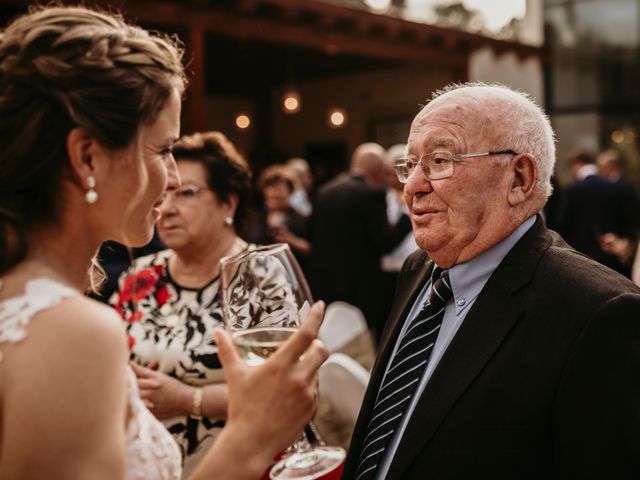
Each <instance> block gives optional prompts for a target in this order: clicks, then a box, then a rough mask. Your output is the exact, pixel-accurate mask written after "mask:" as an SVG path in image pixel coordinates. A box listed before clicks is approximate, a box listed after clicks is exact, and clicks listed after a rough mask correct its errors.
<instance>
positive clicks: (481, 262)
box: [375, 216, 536, 480]
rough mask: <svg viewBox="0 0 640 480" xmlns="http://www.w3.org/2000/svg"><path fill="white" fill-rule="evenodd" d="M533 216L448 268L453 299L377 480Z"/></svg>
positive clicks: (426, 294)
mask: <svg viewBox="0 0 640 480" xmlns="http://www.w3.org/2000/svg"><path fill="white" fill-rule="evenodd" d="M535 220H536V217H535V216H533V217H530V218H528V219H527V220H525V221H524V222H523V223H522V225H520V226H519V227H518V228H517V229H516V230H515V231H514V232H513V233H512V234H511V235H509V236H508V237H507V238H505V239H504V240H502V241H501V242H500V243H498V244H496V245H494V246H493V247H491V248H490V249H489V250H487V251H486V252H483V253H482V254H480V255H478V256H477V257H475V258H473V259H471V260H469V261H468V262H465V263H460V264H458V265H454V266H453V267H451V268H450V269H449V280H450V281H451V288H452V290H453V299H452V300H449V303H447V306H446V308H445V311H444V318H443V319H442V325H441V327H440V333H439V334H438V338H437V339H436V343H435V345H434V346H433V351H432V352H431V358H430V359H429V363H428V364H427V367H426V368H425V371H424V373H423V374H422V377H421V379H420V383H418V386H417V387H416V391H415V393H414V394H413V398H412V399H411V403H410V404H409V406H408V407H407V411H406V412H405V414H404V415H403V417H402V419H401V420H400V423H399V424H398V426H397V427H396V430H395V432H394V433H393V437H392V438H391V440H390V441H389V445H388V446H387V449H386V451H385V452H384V456H383V457H382V462H381V464H380V467H379V468H378V471H377V473H376V477H375V478H376V480H384V478H385V477H386V476H387V472H388V471H389V467H390V466H391V460H393V457H394V455H395V453H396V450H397V449H398V445H399V444H400V439H401V438H402V435H403V434H404V431H405V429H406V428H407V425H408V423H409V420H410V419H411V415H412V414H413V411H414V410H415V408H416V404H417V403H418V399H419V398H420V396H421V395H422V392H424V390H425V388H426V387H427V384H428V383H429V379H430V378H431V375H432V374H433V371H434V370H435V369H436V367H437V366H438V362H440V359H441V358H442V355H443V354H444V352H445V351H446V350H447V348H448V347H449V344H450V343H451V340H452V339H453V337H454V336H455V334H456V332H457V331H458V329H459V328H460V325H462V322H463V321H464V319H465V317H466V316H467V314H468V313H469V310H470V309H471V306H472V305H473V303H474V302H475V300H476V298H478V295H480V292H481V291H482V289H483V288H484V286H485V284H486V283H487V281H488V280H489V277H490V276H491V274H492V273H493V272H494V270H495V269H496V268H497V267H498V265H500V262H502V259H503V258H504V257H506V256H507V253H509V251H511V249H512V248H513V246H514V245H515V244H516V243H518V240H520V239H521V238H522V236H523V235H524V234H525V233H526V232H527V231H528V230H529V229H530V228H531V227H532V226H533V224H534V223H535ZM429 293H431V281H430V280H427V282H426V284H425V286H424V287H423V289H422V291H421V292H420V294H419V295H418V297H417V298H416V301H415V302H414V304H413V307H412V308H411V311H410V312H409V315H408V316H407V318H406V319H405V321H404V325H403V326H402V331H401V332H400V335H399V336H398V340H397V341H396V344H395V346H394V348H393V354H392V356H391V358H393V356H394V355H395V354H396V350H397V349H398V345H399V344H400V339H401V338H402V337H403V335H404V332H405V330H406V329H407V326H408V325H409V323H410V320H411V319H412V318H414V317H415V316H416V315H417V314H418V312H420V309H421V308H422V305H423V304H424V302H425V301H426V300H427V298H429ZM390 364H391V361H389V364H388V365H387V369H388V368H389V365H390ZM386 374H387V372H386V371H385V376H386Z"/></svg>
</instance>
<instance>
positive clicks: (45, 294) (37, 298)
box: [0, 278, 78, 361]
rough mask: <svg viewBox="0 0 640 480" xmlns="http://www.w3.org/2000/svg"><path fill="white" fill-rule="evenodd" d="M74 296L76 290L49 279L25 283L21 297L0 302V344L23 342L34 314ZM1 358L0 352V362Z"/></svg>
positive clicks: (38, 279)
mask: <svg viewBox="0 0 640 480" xmlns="http://www.w3.org/2000/svg"><path fill="white" fill-rule="evenodd" d="M0 281H1V280H0ZM1 285H2V284H1V283H0V286H1ZM74 295H78V292H77V291H76V290H74V289H72V288H70V287H67V286H65V285H63V284H61V283H58V282H56V281H54V280H51V279H49V278H37V279H35V280H31V281H29V282H27V284H26V285H25V292H24V293H23V294H22V295H19V296H17V297H12V298H8V299H7V300H4V301H3V302H0V344H2V343H18V342H20V341H22V340H24V338H25V337H26V336H27V327H28V326H29V323H30V322H31V318H32V317H33V316H34V315H35V314H37V313H39V312H41V311H43V310H46V309H48V308H52V307H55V306H56V305H58V304H59V303H60V302H61V301H62V300H64V299H65V298H68V297H71V296H74ZM2 358H3V355H2V352H1V351H0V361H2Z"/></svg>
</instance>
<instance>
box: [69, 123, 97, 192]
mask: <svg viewBox="0 0 640 480" xmlns="http://www.w3.org/2000/svg"><path fill="white" fill-rule="evenodd" d="M95 145H96V142H95V139H94V138H93V137H91V136H89V135H88V134H87V132H86V130H84V129H83V128H74V129H73V130H71V131H70V132H69V135H67V154H68V156H69V164H70V165H71V171H72V172H73V174H74V177H75V178H76V179H78V181H79V182H80V184H81V185H82V188H83V189H88V188H89V187H88V185H87V178H88V177H90V176H94V175H95V166H94V162H93V154H94V152H95Z"/></svg>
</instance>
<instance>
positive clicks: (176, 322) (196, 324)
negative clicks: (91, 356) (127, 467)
mask: <svg viewBox="0 0 640 480" xmlns="http://www.w3.org/2000/svg"><path fill="white" fill-rule="evenodd" d="M173 255H174V252H173V251H172V250H163V251H161V252H158V253H155V254H152V255H148V256H145V257H140V258H138V259H136V260H135V262H134V263H133V265H132V266H131V267H130V268H129V270H127V271H126V272H124V273H123V274H122V276H121V277H120V279H119V282H118V284H119V291H117V292H116V293H114V294H113V296H112V297H111V299H110V303H111V304H112V305H113V306H114V307H115V309H116V310H117V311H118V313H119V314H120V316H121V317H122V318H123V319H124V321H125V325H126V329H127V333H128V338H129V347H130V352H131V360H132V361H134V362H136V363H138V364H140V365H144V366H148V365H151V364H153V363H157V364H158V371H160V372H163V373H166V374H168V375H170V376H172V377H175V378H177V379H178V380H180V381H182V382H184V383H187V384H189V385H194V386H202V385H208V384H212V383H217V382H224V376H223V372H222V367H221V365H220V362H219V361H218V355H217V347H216V345H215V343H214V341H213V335H212V333H213V331H214V330H215V329H216V328H222V327H223V319H222V311H221V309H220V299H219V281H218V278H217V277H216V278H215V279H213V280H212V281H211V282H210V283H209V284H208V285H206V286H205V287H204V288H201V289H191V288H185V287H182V286H180V285H178V284H177V283H176V282H175V281H174V280H173V279H172V278H171V275H170V273H169V269H168V267H167V265H168V261H169V259H170V258H171V257H172V256H173ZM163 423H164V424H165V426H166V427H167V429H168V430H169V431H170V432H171V433H172V434H173V437H174V438H175V440H176V442H177V443H178V446H179V447H180V450H181V452H182V456H183V458H185V459H186V458H188V457H189V456H190V455H192V454H194V453H195V452H197V451H198V449H199V447H200V446H201V445H202V443H203V442H204V441H205V439H207V438H211V437H213V438H214V437H216V436H217V435H218V433H219V432H220V430H221V428H222V427H223V426H224V422H223V421H222V420H218V419H212V418H207V417H203V418H202V419H201V420H198V419H195V418H192V417H189V416H185V417H179V418H173V419H169V420H164V421H163Z"/></svg>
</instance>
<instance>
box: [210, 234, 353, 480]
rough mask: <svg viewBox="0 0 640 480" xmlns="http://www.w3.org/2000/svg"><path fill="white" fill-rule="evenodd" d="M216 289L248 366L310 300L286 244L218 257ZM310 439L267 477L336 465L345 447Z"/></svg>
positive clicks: (302, 474)
mask: <svg viewBox="0 0 640 480" xmlns="http://www.w3.org/2000/svg"><path fill="white" fill-rule="evenodd" d="M220 289H221V294H220V299H221V304H222V313H223V317H224V323H225V326H226V328H227V330H228V331H229V332H230V333H231V338H232V340H233V343H234V345H235V347H236V349H237V350H238V353H239V355H240V357H241V358H242V359H243V360H244V361H245V363H247V364H248V365H260V364H262V363H264V362H265V361H266V360H267V359H268V358H269V357H270V356H271V355H273V353H274V352H275V351H276V350H277V349H278V347H279V346H280V345H281V344H282V343H284V342H285V341H286V340H287V339H288V338H289V337H290V336H291V335H292V334H293V333H294V332H295V331H296V329H297V328H298V327H299V326H300V323H301V322H302V321H303V320H304V319H305V318H306V316H307V314H308V313H309V310H310V308H311V303H312V298H311V292H310V290H309V287H308V285H307V281H306V279H305V278H304V275H303V273H302V270H301V269H300V266H299V265H298V262H297V261H296V259H295V257H294V256H293V254H292V253H291V250H290V249H289V245H287V244H286V243H278V244H274V245H268V246H264V247H258V248H256V249H253V250H248V251H246V252H242V253H240V254H238V255H234V256H230V257H224V258H222V259H221V260H220ZM305 431H309V428H307V429H305ZM313 443H320V442H319V441H318V442H316V441H313V440H312V439H305V440H303V441H298V442H296V444H295V445H294V446H293V448H292V453H289V454H287V455H286V456H285V458H283V459H282V460H281V461H280V462H278V463H277V464H276V465H274V467H273V468H272V469H271V473H270V476H271V478H272V479H273V480H282V479H293V478H295V479H307V480H311V479H316V478H320V477H321V476H323V475H325V474H327V473H330V472H332V471H334V470H336V468H337V467H339V466H340V464H341V463H342V461H343V460H344V457H345V451H344V449H342V448H339V447H326V446H321V445H312V444H313Z"/></svg>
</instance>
